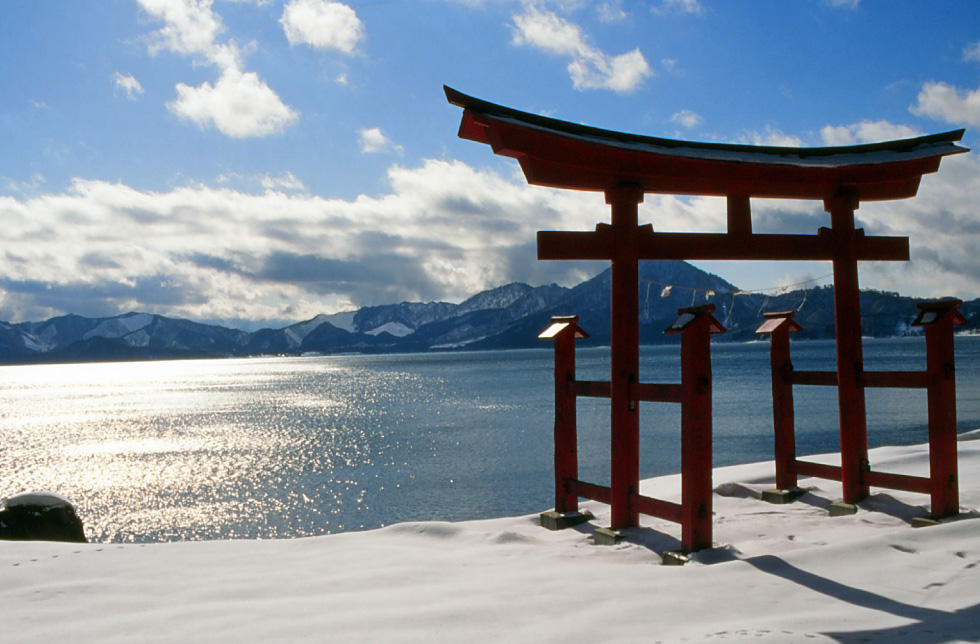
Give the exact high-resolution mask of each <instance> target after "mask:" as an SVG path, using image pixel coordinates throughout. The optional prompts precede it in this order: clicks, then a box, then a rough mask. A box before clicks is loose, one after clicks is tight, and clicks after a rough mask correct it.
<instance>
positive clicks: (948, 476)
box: [912, 300, 966, 519]
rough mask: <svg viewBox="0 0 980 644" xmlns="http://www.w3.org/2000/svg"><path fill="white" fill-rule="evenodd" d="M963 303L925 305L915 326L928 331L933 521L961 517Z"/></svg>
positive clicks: (922, 303)
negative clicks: (959, 328) (959, 331)
mask: <svg viewBox="0 0 980 644" xmlns="http://www.w3.org/2000/svg"><path fill="white" fill-rule="evenodd" d="M961 304H962V302H961V301H960V300H942V301H938V302H921V303H919V304H918V307H919V311H920V312H919V315H918V317H916V319H915V321H914V322H913V323H912V324H913V325H914V326H922V327H925V330H926V392H927V396H928V408H929V479H930V482H929V495H930V507H931V513H932V518H933V519H941V518H943V517H948V516H952V515H954V514H958V513H959V511H960V495H959V482H958V479H957V477H958V467H957V462H956V368H955V362H954V361H955V358H954V356H953V326H954V325H956V324H963V323H964V322H966V318H964V317H963V315H962V314H961V313H960V312H959V311H958V310H957V308H956V307H958V306H960V305H961Z"/></svg>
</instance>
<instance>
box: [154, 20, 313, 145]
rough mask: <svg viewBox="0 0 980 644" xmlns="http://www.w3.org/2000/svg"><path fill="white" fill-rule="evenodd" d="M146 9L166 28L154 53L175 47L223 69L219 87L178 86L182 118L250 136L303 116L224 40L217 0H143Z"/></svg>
mask: <svg viewBox="0 0 980 644" xmlns="http://www.w3.org/2000/svg"><path fill="white" fill-rule="evenodd" d="M139 3H140V5H141V6H142V7H143V9H144V10H145V11H146V12H147V13H148V14H149V15H150V16H152V17H153V18H155V19H157V20H160V21H162V22H163V23H164V26H163V27H162V28H161V29H160V30H158V31H157V32H156V33H155V34H154V37H153V40H152V41H151V43H150V53H151V54H156V53H159V52H160V51H164V50H166V51H170V52H173V53H176V54H179V55H182V56H191V57H200V58H202V59H203V60H204V62H206V63H207V64H210V65H213V66H215V67H217V68H218V70H219V74H220V76H219V78H218V80H217V81H216V82H215V84H214V85H212V84H211V83H207V82H205V83H203V84H201V85H200V86H199V87H191V86H189V85H187V84H185V83H178V84H177V85H176V90H177V98H176V99H175V100H173V101H171V102H170V103H168V104H167V107H168V109H170V111H171V112H173V113H174V114H176V115H177V116H179V117H180V118H182V119H184V120H187V121H190V122H192V123H196V124H197V125H199V126H200V127H202V128H206V127H211V126H214V127H216V128H217V129H218V131H219V132H221V133H223V134H225V135H227V136H230V137H233V138H245V137H254V136H268V135H270V134H275V133H278V132H281V131H282V130H283V129H284V128H285V127H287V126H289V125H290V124H292V123H294V122H295V121H296V120H297V119H298V118H299V114H298V113H297V112H296V111H295V110H293V109H292V108H290V107H289V106H288V105H286V104H285V103H283V101H282V100H281V99H280V98H279V95H278V94H276V92H275V91H273V90H272V88H270V87H269V86H268V85H267V84H266V83H265V82H264V81H263V80H261V79H260V78H259V77H258V75H257V74H256V73H255V72H245V71H243V70H242V63H243V61H242V51H241V49H240V48H239V46H238V44H237V43H235V42H234V41H233V40H230V41H227V42H223V43H222V42H218V37H219V36H220V35H221V34H223V33H224V32H225V31H226V28H225V26H224V24H223V23H222V21H221V18H220V16H218V15H217V14H216V13H215V12H214V11H213V10H212V2H211V0H139Z"/></svg>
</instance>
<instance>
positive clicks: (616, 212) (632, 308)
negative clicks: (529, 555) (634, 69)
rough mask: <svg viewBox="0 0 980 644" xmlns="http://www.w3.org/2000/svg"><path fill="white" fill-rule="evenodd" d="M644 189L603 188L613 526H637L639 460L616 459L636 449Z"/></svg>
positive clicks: (635, 451)
mask: <svg viewBox="0 0 980 644" xmlns="http://www.w3.org/2000/svg"><path fill="white" fill-rule="evenodd" d="M642 202H643V191H642V190H641V189H640V188H638V187H636V186H632V185H629V184H626V185H619V186H617V187H615V188H613V189H611V190H607V191H606V203H607V204H609V205H610V206H611V208H612V249H611V250H612V258H611V262H612V270H611V272H612V317H611V320H610V327H611V337H610V347H611V352H612V355H611V373H610V390H611V396H610V398H611V400H610V423H611V426H610V430H611V434H612V444H611V450H610V454H611V455H612V462H611V464H610V489H611V497H612V498H611V501H610V506H611V527H613V528H625V527H629V526H634V525H637V523H638V521H639V517H640V515H639V512H638V511H637V509H636V507H635V504H634V503H633V496H634V495H635V494H636V493H638V492H639V486H640V470H639V462H638V461H637V459H630V458H617V455H620V454H639V452H640V409H639V405H637V404H636V402H635V401H634V400H633V397H632V395H631V394H632V392H631V389H632V386H633V383H637V382H639V381H640V356H639V352H638V351H637V350H636V347H637V346H639V343H640V323H639V319H640V308H639V298H638V297H637V291H638V290H639V287H640V280H639V243H638V241H639V240H638V238H637V231H638V227H639V222H638V220H637V210H638V206H639V204H641V203H642Z"/></svg>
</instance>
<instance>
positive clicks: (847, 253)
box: [824, 193, 869, 503]
mask: <svg viewBox="0 0 980 644" xmlns="http://www.w3.org/2000/svg"><path fill="white" fill-rule="evenodd" d="M857 207H858V200H857V198H855V197H852V196H851V195H849V194H847V193H843V194H840V193H839V194H837V195H836V196H834V197H833V198H831V199H828V200H826V201H825V202H824V209H825V210H827V211H828V212H829V213H830V225H831V232H832V233H833V235H834V245H833V248H834V256H833V260H832V262H833V266H834V330H835V332H836V335H837V400H838V409H839V415H840V447H841V450H840V452H841V488H842V495H843V497H844V503H857V502H858V501H860V500H861V499H863V498H864V497H866V496H868V492H869V487H868V484H867V483H866V482H865V481H864V480H863V477H862V472H863V471H864V470H865V469H867V468H868V467H869V462H868V423H867V415H866V414H865V406H864V386H863V384H862V382H861V377H862V373H863V372H864V349H863V344H862V342H861V289H860V285H859V284H858V258H857V235H858V232H857V230H855V228H854V211H855V210H857Z"/></svg>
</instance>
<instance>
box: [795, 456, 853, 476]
mask: <svg viewBox="0 0 980 644" xmlns="http://www.w3.org/2000/svg"><path fill="white" fill-rule="evenodd" d="M794 468H795V469H796V474H797V475H798V476H812V477H815V478H818V479H827V480H828V481H839V480H841V468H840V466H839V465H826V464H824V463H811V462H810V461H800V460H797V461H796V463H795V464H794Z"/></svg>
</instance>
